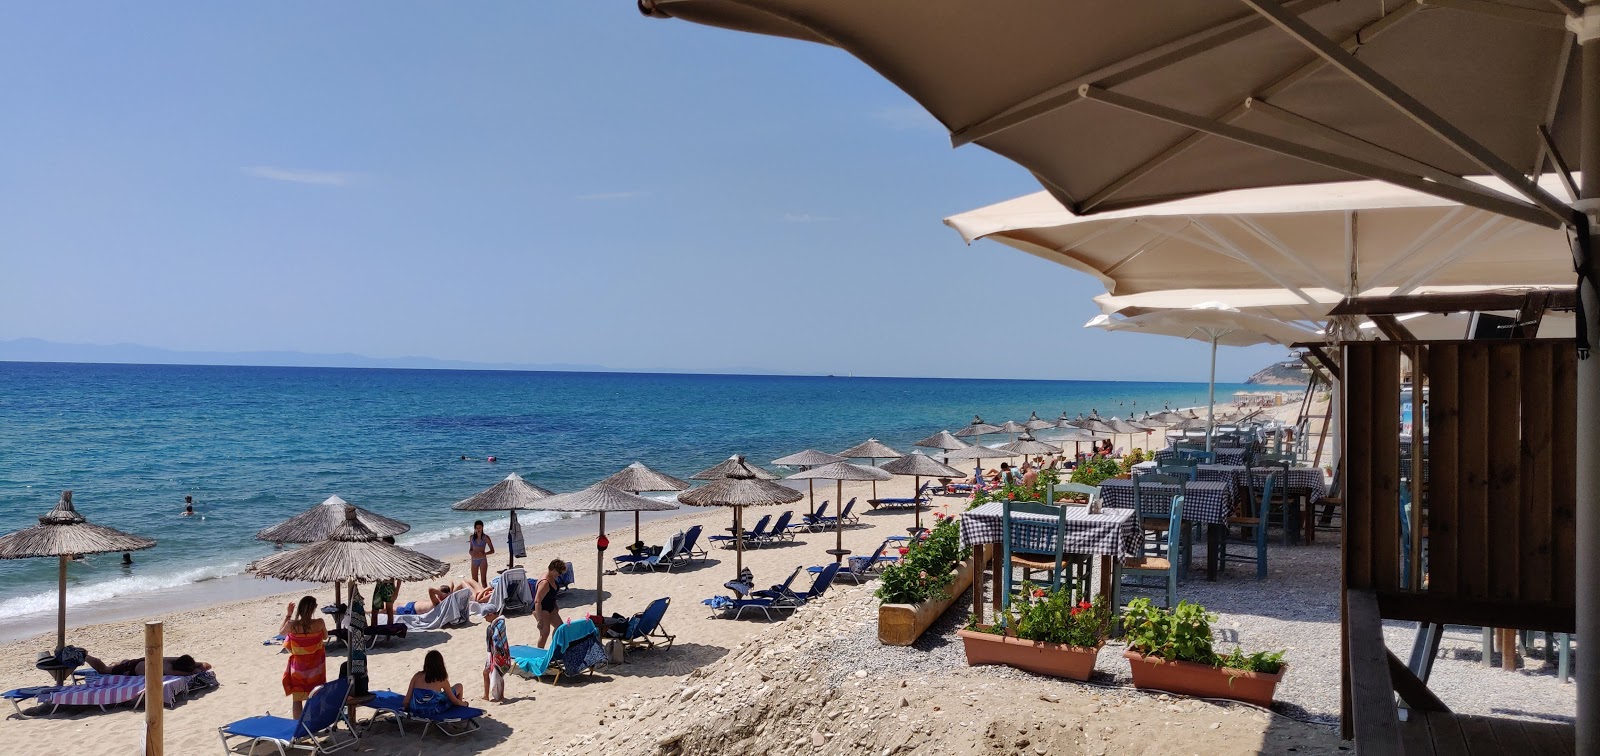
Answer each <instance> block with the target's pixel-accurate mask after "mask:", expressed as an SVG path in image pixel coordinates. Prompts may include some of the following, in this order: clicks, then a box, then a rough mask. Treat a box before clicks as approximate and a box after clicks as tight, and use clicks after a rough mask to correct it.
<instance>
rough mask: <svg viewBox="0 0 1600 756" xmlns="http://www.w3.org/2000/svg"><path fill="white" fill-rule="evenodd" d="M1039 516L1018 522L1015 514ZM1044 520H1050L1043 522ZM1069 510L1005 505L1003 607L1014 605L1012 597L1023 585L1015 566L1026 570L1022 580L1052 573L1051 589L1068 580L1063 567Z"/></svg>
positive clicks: (1029, 504) (1034, 504) (1015, 503)
mask: <svg viewBox="0 0 1600 756" xmlns="http://www.w3.org/2000/svg"><path fill="white" fill-rule="evenodd" d="M1018 514H1022V515H1035V517H1029V518H1028V519H1015V518H1013V517H1012V515H1018ZM1041 518H1049V520H1043V519H1041ZM1066 533H1067V510H1066V509H1065V508H1064V507H1058V506H1054V505H1051V504H1040V503H1037V502H1031V501H1007V502H1005V503H1004V504H1002V505H1001V518H1000V541H1001V545H1002V546H1003V547H1004V549H1005V555H1004V562H1003V563H1004V565H1005V567H1004V575H1005V586H1006V589H1005V592H1004V595H1003V596H1002V597H1001V607H1002V608H1006V607H1010V606H1011V594H1012V592H1014V591H1015V590H1016V589H1017V587H1018V586H1019V585H1020V583H1019V582H1017V581H1014V580H1013V579H1012V570H1013V568H1014V567H1021V568H1022V579H1023V580H1024V581H1026V580H1028V579H1029V578H1030V577H1031V575H1032V573H1033V571H1034V570H1048V571H1049V572H1050V590H1051V591H1052V592H1053V591H1057V590H1060V588H1061V583H1062V580H1063V578H1064V577H1065V576H1064V574H1063V570H1062V565H1063V563H1064V562H1065V561H1066Z"/></svg>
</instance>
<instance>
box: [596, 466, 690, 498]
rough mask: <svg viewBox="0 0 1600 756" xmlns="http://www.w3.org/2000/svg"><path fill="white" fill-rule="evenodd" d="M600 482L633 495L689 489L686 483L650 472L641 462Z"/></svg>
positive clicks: (659, 473)
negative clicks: (642, 492) (644, 492)
mask: <svg viewBox="0 0 1600 756" xmlns="http://www.w3.org/2000/svg"><path fill="white" fill-rule="evenodd" d="M600 482H601V483H605V484H607V485H610V486H613V487H615V488H620V489H622V490H624V491H632V492H634V493H639V492H640V491H682V490H685V489H687V488H688V487H689V483H688V481H684V480H679V479H677V478H674V477H672V476H671V475H668V474H666V473H664V472H660V471H658V470H652V469H650V468H649V467H647V466H646V465H645V464H644V463H643V462H634V463H633V464H631V465H628V466H627V467H624V468H622V469H621V470H619V471H617V472H616V474H614V475H612V476H611V477H609V478H606V479H605V480H602V481H600Z"/></svg>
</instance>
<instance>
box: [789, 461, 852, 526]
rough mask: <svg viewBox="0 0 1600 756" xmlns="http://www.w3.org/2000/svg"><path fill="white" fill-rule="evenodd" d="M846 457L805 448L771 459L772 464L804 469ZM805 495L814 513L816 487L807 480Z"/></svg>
mask: <svg viewBox="0 0 1600 756" xmlns="http://www.w3.org/2000/svg"><path fill="white" fill-rule="evenodd" d="M847 459H848V458H847V457H841V456H839V455H837V454H829V453H827V452H825V451H817V450H816V449H806V450H805V451H797V452H795V453H793V454H790V455H789V456H787V457H779V458H777V459H775V460H772V464H775V465H783V466H784V467H798V468H800V469H802V470H806V469H810V468H812V467H817V466H819V465H831V464H833V463H834V462H845V461H847ZM806 496H807V497H808V501H809V504H808V506H810V507H811V514H813V515H815V514H816V513H817V489H816V487H815V486H813V485H812V484H811V481H809V480H808V481H806Z"/></svg>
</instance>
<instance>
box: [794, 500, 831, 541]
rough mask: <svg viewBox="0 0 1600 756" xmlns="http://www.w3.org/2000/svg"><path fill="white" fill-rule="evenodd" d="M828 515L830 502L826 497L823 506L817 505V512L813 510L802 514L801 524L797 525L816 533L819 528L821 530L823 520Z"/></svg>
mask: <svg viewBox="0 0 1600 756" xmlns="http://www.w3.org/2000/svg"><path fill="white" fill-rule="evenodd" d="M827 516H828V502H827V500H826V499H824V500H823V502H822V506H820V507H817V511H816V512H813V513H811V514H803V515H800V525H799V526H797V527H802V528H805V529H806V530H809V531H811V532H813V533H815V532H816V531H818V530H820V529H821V528H822V521H823V519H824V518H826V517H827Z"/></svg>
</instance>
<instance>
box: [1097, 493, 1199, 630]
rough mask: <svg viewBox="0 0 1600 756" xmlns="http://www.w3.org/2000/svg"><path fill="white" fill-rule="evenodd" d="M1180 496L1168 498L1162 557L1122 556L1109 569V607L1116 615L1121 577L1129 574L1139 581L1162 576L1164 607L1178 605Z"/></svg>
mask: <svg viewBox="0 0 1600 756" xmlns="http://www.w3.org/2000/svg"><path fill="white" fill-rule="evenodd" d="M1182 531H1183V497H1182V496H1174V497H1172V509H1171V511H1170V512H1169V514H1168V516H1167V543H1166V556H1164V557H1162V556H1136V557H1123V558H1121V559H1118V560H1117V561H1116V566H1115V567H1114V569H1113V570H1112V575H1113V577H1112V581H1111V605H1112V606H1114V607H1117V610H1118V611H1119V612H1120V611H1121V607H1122V588H1123V585H1122V578H1123V577H1124V576H1127V575H1132V576H1134V577H1137V578H1139V579H1140V581H1141V583H1140V585H1141V587H1142V583H1143V579H1144V578H1146V577H1149V576H1152V575H1164V576H1166V578H1167V608H1169V609H1170V608H1172V607H1174V606H1177V605H1178V565H1179V561H1180V559H1175V558H1174V557H1181V556H1182V554H1183V546H1182V537H1181V536H1180V535H1179V534H1180V533H1181V532H1182Z"/></svg>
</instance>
